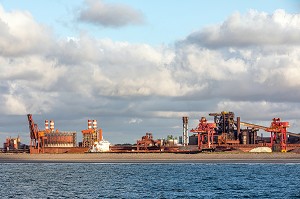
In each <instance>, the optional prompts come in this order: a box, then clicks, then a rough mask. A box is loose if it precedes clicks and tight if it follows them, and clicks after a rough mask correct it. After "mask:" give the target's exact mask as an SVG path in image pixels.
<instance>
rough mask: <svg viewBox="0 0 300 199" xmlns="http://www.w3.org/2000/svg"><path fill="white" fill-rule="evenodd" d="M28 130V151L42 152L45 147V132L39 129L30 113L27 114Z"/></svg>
mask: <svg viewBox="0 0 300 199" xmlns="http://www.w3.org/2000/svg"><path fill="white" fill-rule="evenodd" d="M27 118H28V123H29V131H30V146H29V149H30V153H40V152H42V153H44V147H45V140H46V139H47V137H45V132H44V131H40V130H39V128H38V125H37V124H35V123H34V121H33V119H32V114H27Z"/></svg>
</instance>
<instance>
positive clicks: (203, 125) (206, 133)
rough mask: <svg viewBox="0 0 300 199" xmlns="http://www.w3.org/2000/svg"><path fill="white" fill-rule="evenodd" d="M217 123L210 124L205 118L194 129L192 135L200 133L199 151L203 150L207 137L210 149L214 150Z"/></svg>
mask: <svg viewBox="0 0 300 199" xmlns="http://www.w3.org/2000/svg"><path fill="white" fill-rule="evenodd" d="M215 128H216V123H208V122H207V120H206V118H205V117H202V118H201V119H200V120H199V124H198V126H197V127H196V128H195V129H192V130H191V132H192V133H198V149H199V150H202V148H203V143H204V141H205V137H207V145H208V148H209V149H210V148H213V143H214V133H215Z"/></svg>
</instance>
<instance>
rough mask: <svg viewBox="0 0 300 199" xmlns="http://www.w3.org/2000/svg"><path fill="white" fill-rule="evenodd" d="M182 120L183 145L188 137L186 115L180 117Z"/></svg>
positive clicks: (185, 144) (186, 143)
mask: <svg viewBox="0 0 300 199" xmlns="http://www.w3.org/2000/svg"><path fill="white" fill-rule="evenodd" d="M182 121H183V136H182V138H183V146H187V145H188V139H189V133H188V122H189V118H188V117H182Z"/></svg>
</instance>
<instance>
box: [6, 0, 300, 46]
mask: <svg viewBox="0 0 300 199" xmlns="http://www.w3.org/2000/svg"><path fill="white" fill-rule="evenodd" d="M105 2H106V3H121V4H124V5H128V6H130V7H132V8H134V9H136V10H139V11H141V12H142V13H143V15H144V17H145V23H144V24H141V25H130V26H128V27H122V28H105V27H99V26H93V25H91V24H84V23H76V22H75V21H76V16H75V15H76V12H78V9H80V8H82V7H83V4H84V1H78V0H51V1H35V0H25V1H18V0H10V1H2V5H3V7H4V8H5V9H6V10H11V11H12V10H27V11H29V12H30V13H31V14H32V15H33V17H34V18H35V20H36V21H38V22H41V23H43V24H45V25H48V26H50V27H51V28H52V29H53V31H54V32H55V33H56V34H57V35H58V36H61V37H66V36H69V37H74V36H75V37H76V36H78V34H80V33H81V32H87V33H88V34H90V35H93V36H95V37H100V38H110V39H112V40H117V41H128V42H137V43H148V44H151V45H160V44H166V45H168V44H172V43H174V41H176V40H181V39H184V38H185V37H186V36H187V35H188V34H189V33H191V32H193V31H196V30H199V29H201V28H202V27H204V26H208V25H211V24H215V23H221V22H222V21H223V20H224V19H226V18H227V17H228V16H229V15H231V14H232V13H234V12H240V13H246V12H247V11H249V9H255V10H258V11H263V12H267V13H272V12H273V11H274V10H276V9H285V10H286V11H287V12H289V13H296V12H298V11H299V7H298V3H297V1H296V0H264V1H260V0H252V1H249V0H247V1H240V0H228V1H226V3H224V1H222V0H211V1H198V0H188V1H174V0H164V1H159V0H152V1H139V0H135V1H134V0H129V1H128V0H123V1H117V0H115V1H105Z"/></svg>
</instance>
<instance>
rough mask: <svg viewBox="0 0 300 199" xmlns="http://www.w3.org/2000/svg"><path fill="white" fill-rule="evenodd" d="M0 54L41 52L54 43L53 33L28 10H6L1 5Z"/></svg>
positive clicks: (16, 54) (19, 54)
mask: <svg viewBox="0 0 300 199" xmlns="http://www.w3.org/2000/svg"><path fill="white" fill-rule="evenodd" d="M0 35H1V38H2V39H1V41H0V49H1V50H0V55H5V56H6V55H7V56H21V55H24V54H40V53H43V52H44V51H48V50H49V49H48V48H51V47H52V45H53V40H52V33H51V31H50V30H49V28H47V27H46V26H43V25H41V24H39V23H37V22H36V21H35V20H34V19H33V17H32V15H31V14H30V13H29V12H26V11H13V12H6V11H5V10H4V9H3V7H2V6H1V5H0Z"/></svg>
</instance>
